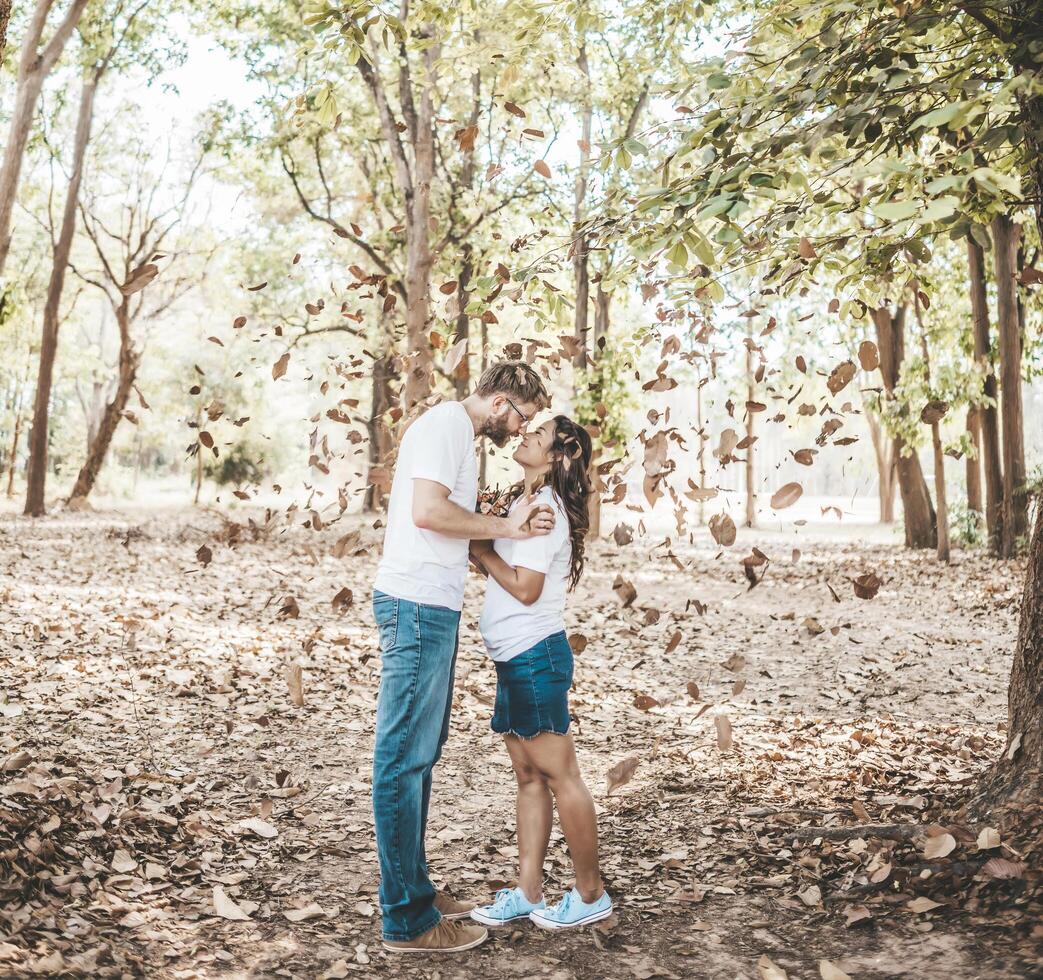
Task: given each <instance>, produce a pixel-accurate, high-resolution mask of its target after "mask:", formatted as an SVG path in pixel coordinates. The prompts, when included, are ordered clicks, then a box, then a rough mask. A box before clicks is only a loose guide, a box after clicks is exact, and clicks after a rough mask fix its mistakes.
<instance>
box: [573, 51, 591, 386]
mask: <svg viewBox="0 0 1043 980" xmlns="http://www.w3.org/2000/svg"><path fill="white" fill-rule="evenodd" d="M577 63H578V65H579V70H580V71H581V72H582V74H583V85H584V89H583V106H582V117H581V127H582V132H581V135H580V144H579V167H578V169H577V170H576V188H575V200H574V207H573V215H572V220H573V225H572V228H573V233H574V234H575V235H576V241H575V245H574V249H575V251H574V252H573V255H572V270H573V276H574V278H575V283H576V317H575V329H574V331H573V335H574V336H575V338H576V347H577V351H576V356H575V357H574V358H573V359H572V366H573V368H574V371H573V379H574V381H575V382H576V383H577V385H578V380H579V372H581V371H583V370H584V369H585V368H586V366H587V330H588V314H589V306H590V267H589V255H588V252H587V238H586V236H585V235H582V234H580V233H579V226H580V223H581V222H582V221H583V215H584V202H585V201H586V198H587V170H588V167H589V165H590V135H591V124H592V120H593V116H594V110H593V106H592V105H591V98H590V66H589V65H588V64H587V45H586V42H585V41H583V42H581V43H580V47H579V57H578V58H577ZM576 390H577V391H578V390H579V388H578V386H577V389H576Z"/></svg>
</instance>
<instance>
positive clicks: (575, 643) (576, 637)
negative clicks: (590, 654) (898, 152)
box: [569, 633, 587, 654]
mask: <svg viewBox="0 0 1043 980" xmlns="http://www.w3.org/2000/svg"><path fill="white" fill-rule="evenodd" d="M569 646H570V647H572V652H573V653H577V654H578V653H582V652H583V651H584V650H586V649H587V638H586V637H585V636H584V635H583V634H582V633H570V634H569Z"/></svg>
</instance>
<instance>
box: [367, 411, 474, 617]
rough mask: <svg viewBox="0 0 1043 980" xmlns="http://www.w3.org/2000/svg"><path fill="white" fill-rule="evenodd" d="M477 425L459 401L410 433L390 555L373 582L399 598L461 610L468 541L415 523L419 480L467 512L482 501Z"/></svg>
mask: <svg viewBox="0 0 1043 980" xmlns="http://www.w3.org/2000/svg"><path fill="white" fill-rule="evenodd" d="M474 439H475V432H474V425H472V423H471V417H470V416H469V415H468V414H467V410H466V409H465V408H464V407H463V405H461V404H460V403H459V402H442V403H441V404H439V405H435V406H434V408H429V409H428V410H427V411H426V412H425V413H424V414H423V415H421V416H420V418H418V419H417V420H416V421H415V422H414V423H413V424H412V425H411V426H410V427H409V429H408V430H407V431H406V434H405V436H403V438H402V444H401V446H400V447H399V450H398V462H397V463H396V466H395V478H394V480H393V481H392V483H391V498H390V500H389V501H388V514H387V530H386V531H385V532H384V554H383V557H382V558H381V560H380V565H379V566H378V568H377V577H376V580H375V581H374V583H373V586H374V588H375V589H377V590H378V591H380V592H385V593H387V594H388V595H390V596H395V597H396V598H398V599H406V600H408V601H409V602H418V603H421V604H423V605H427V606H445V607H446V608H448V609H455V610H457V611H459V610H460V609H462V608H463V604H464V582H465V581H466V579H467V548H468V543H469V542H468V541H467V539H466V538H450V537H446V536H445V535H444V534H439V533H438V532H437V531H427V530H424V529H423V528H419V527H417V526H416V524H414V523H413V481H414V480H433V481H434V482H435V483H441V484H442V486H444V487H446V488H447V489H448V490H449V499H450V500H451V501H452V502H453V503H454V504H457V505H458V506H460V507H462V508H463V509H464V510H467V511H471V512H473V511H474V506H475V503H476V502H477V500H478V461H477V459H476V458H475V445H474Z"/></svg>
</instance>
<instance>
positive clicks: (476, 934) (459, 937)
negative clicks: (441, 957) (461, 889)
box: [384, 919, 489, 953]
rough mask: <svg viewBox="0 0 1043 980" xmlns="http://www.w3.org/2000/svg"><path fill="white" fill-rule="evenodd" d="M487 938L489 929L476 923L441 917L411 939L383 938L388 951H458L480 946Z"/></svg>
mask: <svg viewBox="0 0 1043 980" xmlns="http://www.w3.org/2000/svg"><path fill="white" fill-rule="evenodd" d="M488 938H489V930H488V929H483V928H482V927H481V926H476V925H470V926H465V925H458V924H457V923H455V922H450V921H449V920H448V919H442V920H440V921H439V923H438V925H436V926H433V927H432V928H430V929H428V930H427V932H422V933H421V934H420V935H419V936H416V937H415V938H413V939H406V940H403V941H398V940H394V939H385V940H384V949H386V950H387V951H388V952H389V953H459V952H461V951H462V950H465V949H472V948H473V947H475V946H480V945H481V944H482V943H484V942H485V941H486V939H488Z"/></svg>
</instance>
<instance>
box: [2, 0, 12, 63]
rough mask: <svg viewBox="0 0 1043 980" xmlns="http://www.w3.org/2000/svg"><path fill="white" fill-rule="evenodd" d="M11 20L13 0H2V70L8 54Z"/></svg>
mask: <svg viewBox="0 0 1043 980" xmlns="http://www.w3.org/2000/svg"><path fill="white" fill-rule="evenodd" d="M10 19H11V0H0V68H3V67H4V55H5V54H6V53H7V24H8V22H9V21H10Z"/></svg>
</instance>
